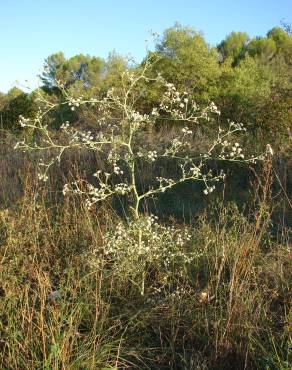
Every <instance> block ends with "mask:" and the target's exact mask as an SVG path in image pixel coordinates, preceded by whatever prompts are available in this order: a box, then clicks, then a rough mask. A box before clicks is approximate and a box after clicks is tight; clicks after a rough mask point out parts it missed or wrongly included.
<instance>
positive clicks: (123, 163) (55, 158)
mask: <svg viewBox="0 0 292 370" xmlns="http://www.w3.org/2000/svg"><path fill="white" fill-rule="evenodd" d="M151 64H152V61H151V59H147V60H146V61H145V62H144V64H143V66H142V67H138V68H135V69H131V70H128V71H127V72H125V73H123V75H122V76H121V81H122V84H121V86H122V87H121V88H119V89H116V90H115V89H111V90H109V91H108V92H107V94H106V96H105V97H103V98H91V99H89V100H88V99H87V100H86V99H83V97H82V96H81V97H78V98H76V97H72V96H70V95H69V94H68V92H67V91H66V90H65V89H64V88H63V86H62V84H61V83H60V86H59V88H60V90H62V92H63V96H64V97H65V98H64V101H63V102H62V103H52V102H50V101H49V100H47V99H44V97H43V96H42V97H41V98H40V100H41V108H40V109H39V112H38V114H37V115H36V117H35V118H34V119H26V118H25V117H20V125H21V126H22V127H29V128H31V129H32V130H34V131H36V132H38V140H36V141H35V142H33V143H31V142H29V141H26V140H24V141H21V142H19V143H17V145H16V146H17V147H18V148H21V149H23V150H35V151H43V152H50V153H51V156H50V160H48V161H41V162H40V163H39V178H40V179H42V180H44V181H46V180H47V178H48V170H49V168H50V167H51V166H52V165H53V164H54V163H56V162H60V160H61V158H62V155H63V153H64V152H65V151H67V150H72V149H75V148H86V149H88V150H92V151H95V152H98V153H99V155H101V156H102V157H103V159H104V162H105V163H106V166H104V169H101V168H97V169H96V172H95V173H94V176H95V177H96V179H97V181H96V183H95V184H92V183H89V182H85V181H84V182H82V184H81V183H80V182H78V181H75V182H73V183H68V184H66V185H65V186H64V189H63V193H64V194H66V193H67V192H74V193H78V194H85V195H86V196H87V200H86V202H87V205H88V207H91V206H92V205H94V204H95V203H97V202H100V201H103V200H105V199H106V198H108V197H111V196H113V195H116V194H119V195H126V196H128V199H129V202H130V204H131V210H132V214H133V217H134V218H135V219H138V218H139V209H140V205H141V202H143V201H144V200H145V199H147V198H149V197H152V196H155V195H156V194H158V193H161V192H165V191H167V190H168V189H171V188H173V187H175V186H176V185H178V184H179V183H182V182H185V181H188V180H192V181H202V182H203V183H204V185H205V189H204V193H205V194H206V195H207V194H209V193H211V192H212V191H213V190H214V189H215V185H214V184H215V183H216V182H217V181H220V180H221V179H223V178H224V176H225V174H224V173H223V171H221V172H220V173H217V174H215V173H213V172H212V171H211V170H209V169H206V168H207V166H206V165H207V163H208V162H209V161H210V160H214V159H216V160H224V161H233V162H234V161H237V162H239V161H240V162H246V163H247V162H255V161H256V160H262V159H263V158H264V155H260V156H251V157H250V158H245V155H244V153H243V149H242V148H241V146H240V144H239V143H237V142H236V141H235V140H234V134H236V133H239V132H241V131H245V128H244V127H243V125H242V124H239V123H234V122H229V123H228V127H227V128H224V129H223V128H221V127H220V126H219V127H218V133H217V137H216V138H215V139H214V141H213V142H212V143H211V144H210V145H209V147H208V148H207V149H206V150H205V151H204V153H200V154H199V155H197V154H196V155H195V156H192V155H191V153H192V147H191V140H192V137H193V135H194V128H195V127H197V125H198V124H200V123H201V122H203V121H211V120H214V116H216V115H220V111H219V110H218V108H217V107H216V105H215V104H214V103H213V102H210V104H209V105H207V106H206V107H204V108H201V107H199V106H198V105H197V104H196V103H195V102H194V101H192V99H191V98H189V95H188V93H187V92H179V91H177V90H176V88H175V86H174V85H173V84H171V83H168V82H167V81H165V80H164V79H163V78H162V77H161V76H160V75H158V76H157V77H155V78H153V77H148V75H149V70H150V67H151ZM149 83H151V84H157V85H159V88H160V89H161V91H162V94H161V99H160V102H159V104H157V105H156V107H155V108H153V109H152V111H151V112H150V113H148V114H146V113H143V114H142V113H141V112H139V111H138V110H137V101H139V100H140V101H141V99H143V96H142V94H141V91H142V90H143V93H144V94H145V91H147V89H146V90H145V88H143V89H142V87H143V86H144V87H145V86H147V84H149ZM60 104H62V105H67V106H70V107H71V109H72V110H78V109H80V108H82V107H86V106H89V107H95V109H96V112H97V113H96V114H97V117H98V127H97V128H96V130H94V132H92V131H84V130H82V129H78V128H76V127H73V126H72V125H70V123H69V122H64V123H63V124H62V125H61V133H62V134H60V136H61V138H62V139H60V137H56V134H55V133H54V131H53V130H51V129H50V128H49V127H48V126H47V125H46V116H47V115H48V114H49V113H50V112H51V111H54V110H55V109H57V108H58V107H59V105H60ZM162 120H168V121H171V122H172V123H174V122H180V123H181V127H182V128H181V129H180V133H179V134H178V135H177V136H176V137H175V138H172V139H170V140H168V141H167V140H163V141H160V142H159V143H158V142H155V141H154V142H151V140H147V132H148V131H149V130H150V129H151V128H153V127H154V125H155V123H156V122H158V121H162ZM154 145H155V146H154ZM158 160H165V161H167V160H171V161H173V162H175V163H176V165H177V167H178V171H177V175H176V176H173V177H164V176H163V175H161V176H159V175H158V176H155V179H154V180H155V181H154V182H152V185H151V186H149V187H147V188H146V189H141V187H139V186H138V178H139V173H138V167H139V166H140V165H141V164H142V163H145V164H146V163H147V162H148V163H152V164H155V162H156V161H158ZM84 183H85V184H86V185H85V186H84Z"/></svg>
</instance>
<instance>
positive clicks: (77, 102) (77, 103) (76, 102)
mask: <svg viewBox="0 0 292 370" xmlns="http://www.w3.org/2000/svg"><path fill="white" fill-rule="evenodd" d="M82 102H83V99H82V97H80V98H73V97H69V98H68V105H69V106H70V107H71V110H73V111H74V110H75V107H79V106H80V104H81V103H82Z"/></svg>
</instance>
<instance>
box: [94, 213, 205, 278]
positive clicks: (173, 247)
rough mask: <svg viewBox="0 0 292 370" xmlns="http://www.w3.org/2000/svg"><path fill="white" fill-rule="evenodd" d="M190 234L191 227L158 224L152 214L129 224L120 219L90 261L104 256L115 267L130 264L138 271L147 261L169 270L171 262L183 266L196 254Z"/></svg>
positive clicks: (96, 262)
mask: <svg viewBox="0 0 292 370" xmlns="http://www.w3.org/2000/svg"><path fill="white" fill-rule="evenodd" d="M141 230H142V231H143V232H141ZM193 237H194V236H193V233H192V230H191V229H189V228H186V227H184V228H183V229H182V230H178V229H177V228H175V227H174V226H164V225H161V224H160V223H158V219H157V217H155V216H148V217H144V218H140V219H139V220H137V221H132V222H130V223H129V224H128V225H126V224H124V223H122V222H120V223H118V224H117V225H116V227H115V228H114V230H110V231H109V232H108V233H106V235H105V238H104V243H103V246H102V248H101V249H97V250H95V251H94V252H93V255H92V256H91V258H90V260H91V264H92V265H93V266H96V265H98V262H99V260H100V258H101V256H102V255H105V256H107V259H108V261H109V262H110V263H111V268H113V269H114V270H120V269H124V268H125V266H129V265H130V266H131V270H132V271H137V272H138V271H139V270H140V268H139V266H140V265H141V264H142V265H143V266H145V265H146V264H149V268H151V265H150V264H152V267H154V265H156V267H157V268H159V269H163V268H166V269H168V267H169V265H170V264H175V265H178V266H182V265H184V264H189V263H191V262H192V261H193V260H194V259H195V258H197V257H198V254H197V252H196V251H193V250H191V241H192V238H193ZM129 262H130V264H129ZM133 266H137V269H135V268H133Z"/></svg>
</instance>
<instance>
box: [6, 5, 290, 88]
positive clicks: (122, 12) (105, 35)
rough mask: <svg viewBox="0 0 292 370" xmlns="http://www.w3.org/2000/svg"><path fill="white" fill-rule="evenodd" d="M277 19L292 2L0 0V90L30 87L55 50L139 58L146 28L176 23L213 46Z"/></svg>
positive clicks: (262, 28)
mask: <svg viewBox="0 0 292 370" xmlns="http://www.w3.org/2000/svg"><path fill="white" fill-rule="evenodd" d="M282 19H285V21H286V22H288V23H292V0H245V1H242V0H221V1H219V0H218V1H215V0H140V1H139V0H136V1H135V0H121V1H120V0H103V1H101V0H78V1H77V0H46V1H45V0H0V27H1V35H2V37H1V45H0V91H3V92H5V91H7V90H8V89H9V88H11V87H12V85H14V84H15V81H19V83H20V86H22V85H30V86H31V87H34V86H36V83H37V79H36V75H37V74H38V73H40V71H41V69H42V66H43V61H44V59H45V58H46V57H47V56H48V55H50V54H52V53H54V52H56V51H63V52H64V53H65V55H66V56H68V57H70V56H73V55H75V54H79V53H84V54H90V55H96V56H101V57H106V56H107V55H108V53H109V52H110V51H112V50H113V49H115V50H116V51H117V52H118V53H121V54H123V55H126V54H131V55H133V56H134V57H135V58H136V59H137V60H138V61H139V60H141V58H142V57H143V55H145V40H146V39H147V38H149V31H150V30H152V31H155V32H158V33H162V32H163V30H164V29H166V28H168V27H171V26H173V25H174V23H175V22H176V21H177V22H179V23H181V24H182V25H183V26H191V27H193V28H194V29H196V30H198V31H202V32H203V34H204V36H205V38H206V40H207V41H208V42H209V43H211V44H212V45H216V44H217V43H218V42H220V41H221V40H222V39H223V38H224V37H225V36H226V35H227V34H228V33H230V32H231V31H246V32H248V33H249V35H250V36H256V35H259V36H263V35H265V34H266V32H267V31H268V30H269V29H271V28H272V27H273V26H277V25H279V24H280V21H281V20H282ZM25 80H28V81H29V83H25Z"/></svg>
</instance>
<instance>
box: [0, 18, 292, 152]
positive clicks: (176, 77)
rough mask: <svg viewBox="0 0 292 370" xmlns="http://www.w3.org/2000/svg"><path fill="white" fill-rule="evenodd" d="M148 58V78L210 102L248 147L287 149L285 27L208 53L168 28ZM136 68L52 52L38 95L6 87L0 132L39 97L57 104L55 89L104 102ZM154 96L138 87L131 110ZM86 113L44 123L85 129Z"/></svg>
mask: <svg viewBox="0 0 292 370" xmlns="http://www.w3.org/2000/svg"><path fill="white" fill-rule="evenodd" d="M149 54H150V56H151V58H152V60H153V62H154V63H153V67H152V71H151V73H153V75H157V73H159V74H161V75H162V76H163V77H164V78H165V79H166V80H167V81H169V82H171V83H174V84H175V86H176V87H177V88H178V89H183V91H187V92H188V94H190V96H191V97H192V98H194V99H195V100H196V101H197V102H198V103H203V104H204V103H206V102H208V101H214V102H215V103H216V105H217V106H218V107H219V109H220V110H221V112H222V114H221V119H222V122H224V121H226V119H231V120H234V121H236V122H242V123H244V124H245V125H246V126H247V127H248V128H249V130H250V132H251V134H252V135H251V136H252V138H253V140H254V141H255V142H256V141H260V142H261V143H263V144H266V143H267V142H270V143H272V144H273V145H274V147H275V148H278V149H281V150H282V151H283V150H284V151H285V150H287V144H288V143H289V140H290V139H291V134H292V131H291V130H292V111H291V106H292V34H291V30H290V28H289V27H288V26H283V27H282V28H281V27H275V28H273V29H272V30H270V31H269V32H268V33H267V35H266V36H265V37H255V38H250V37H249V36H248V34H247V33H243V32H232V33H230V34H229V35H228V36H226V38H225V39H224V40H223V41H222V42H221V43H220V44H219V45H217V47H211V46H210V45H209V44H208V43H207V42H206V40H205V39H204V37H203V36H202V35H201V34H200V33H198V32H196V31H195V30H193V29H191V28H185V27H182V26H179V25H175V26H174V27H172V28H169V29H167V30H165V32H164V34H163V36H162V37H161V38H160V39H158V40H157V43H156V47H155V51H152V52H149ZM147 57H149V55H148V56H147ZM143 63H144V62H142V63H141V64H140V65H138V66H137V65H135V66H134V65H133V64H132V63H131V62H130V61H129V60H128V59H127V58H124V57H122V56H120V55H118V54H117V53H115V52H113V53H111V54H110V55H109V57H108V58H107V59H106V60H104V59H102V58H100V57H92V56H88V55H83V54H80V55H76V56H73V57H71V58H66V57H65V55H64V53H62V52H58V53H55V54H53V55H51V56H49V57H48V58H47V59H46V60H45V63H44V69H43V72H42V74H41V75H40V80H41V87H40V89H38V90H36V91H33V92H32V93H30V94H27V93H25V92H23V91H22V90H20V89H18V88H13V89H11V90H10V91H9V92H8V93H7V94H1V95H0V125H1V128H3V129H9V130H14V131H17V130H19V125H18V118H19V115H20V114H21V115H23V116H28V117H31V116H33V115H34V114H35V112H36V111H37V106H38V103H37V102H36V97H37V96H38V95H40V94H41V95H43V96H49V97H50V99H55V100H57V101H60V102H61V101H62V100H63V99H65V98H66V97H65V96H64V92H63V90H62V89H60V86H62V87H64V91H68V92H69V94H70V95H71V96H76V97H78V96H81V95H82V96H83V97H88V98H89V99H90V98H92V97H98V96H103V95H104V94H105V93H106V92H107V91H108V90H109V89H111V88H116V89H119V88H122V78H121V76H122V73H123V72H125V71H127V70H131V69H132V68H142V67H143ZM145 89H148V90H147V93H146V92H145ZM149 90H151V91H149ZM159 94H160V91H159V88H158V87H157V86H156V85H155V84H153V85H151V84H147V86H146V85H143V84H141V93H140V95H141V96H140V97H141V99H138V101H137V106H138V109H139V110H140V111H143V110H144V111H149V110H150V109H152V108H153V107H155V105H156V104H157V101H158V97H159ZM92 113H94V112H89V111H88V110H87V111H86V112H84V111H82V110H80V111H79V112H78V113H76V112H72V111H71V110H70V109H68V108H62V107H60V109H59V111H55V112H54V114H53V115H52V117H51V118H52V124H53V125H54V126H55V127H56V128H58V126H59V125H60V124H61V123H62V122H64V121H66V120H69V121H70V122H78V123H79V124H82V122H85V123H84V124H89V123H90V121H94V114H92Z"/></svg>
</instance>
